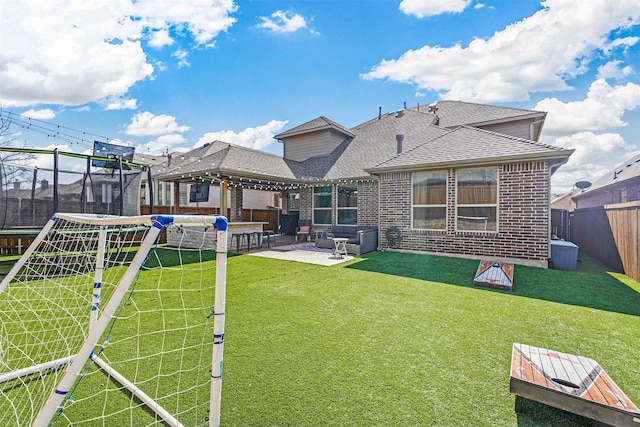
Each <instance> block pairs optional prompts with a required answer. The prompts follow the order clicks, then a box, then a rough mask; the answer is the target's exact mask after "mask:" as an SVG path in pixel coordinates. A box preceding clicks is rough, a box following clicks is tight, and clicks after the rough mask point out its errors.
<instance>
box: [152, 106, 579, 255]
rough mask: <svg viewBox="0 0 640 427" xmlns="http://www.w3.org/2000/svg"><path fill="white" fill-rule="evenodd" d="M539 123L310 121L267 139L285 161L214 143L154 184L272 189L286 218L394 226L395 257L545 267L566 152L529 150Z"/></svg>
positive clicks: (482, 115) (474, 115) (494, 111)
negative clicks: (420, 254)
mask: <svg viewBox="0 0 640 427" xmlns="http://www.w3.org/2000/svg"><path fill="white" fill-rule="evenodd" d="M545 117H546V113H544V112H538V111H531V110H522V109H514V108H506V107H496V106H490V105H481V104H472V103H466V102H460V101H442V102H439V103H437V104H431V105H429V106H418V107H414V108H404V109H402V110H399V111H394V112H391V113H388V114H382V113H381V112H379V113H378V115H377V117H375V118H374V119H372V120H369V121H367V122H365V123H363V124H360V125H358V126H356V127H354V128H351V129H347V128H346V127H344V126H342V125H340V124H338V123H336V122H334V121H332V120H330V119H328V118H326V117H318V118H316V119H314V120H311V121H309V122H307V123H304V124H301V125H299V126H296V127H293V128H291V129H289V130H287V131H285V132H283V133H280V134H279V135H276V136H275V138H276V139H277V140H278V141H280V142H282V143H283V145H284V147H283V148H284V149H283V153H284V156H282V157H280V156H275V155H272V154H268V153H264V152H261V151H258V150H252V149H248V148H244V147H239V146H235V145H231V144H226V143H222V142H219V141H216V142H213V143H211V145H210V146H208V148H207V153H206V155H204V156H201V157H197V161H190V162H182V163H180V162H174V165H173V167H172V168H166V169H164V170H162V171H160V176H159V177H158V176H157V177H158V178H159V179H163V180H167V181H171V180H181V181H191V182H202V183H211V184H216V185H217V184H220V185H221V188H229V189H230V191H231V212H232V215H231V218H230V220H231V221H234V220H239V218H238V217H237V216H236V212H238V209H239V208H241V207H242V189H243V188H253V189H257V190H267V191H280V193H281V194H282V197H283V200H282V201H283V212H285V213H295V214H297V215H298V216H299V218H300V219H304V220H309V221H311V223H312V224H313V225H312V226H313V228H314V229H320V230H327V229H330V227H331V225H358V226H378V227H379V230H380V233H379V243H380V246H382V247H386V246H387V241H386V237H385V232H386V230H387V229H389V228H390V227H397V229H398V230H399V232H400V233H401V235H402V242H401V244H400V245H399V247H398V248H397V249H399V250H407V251H424V252H435V253H442V254H449V255H456V254H460V255H464V256H467V257H484V258H487V257H489V258H492V259H495V258H500V259H504V260H514V262H518V263H521V264H531V265H539V266H546V262H547V259H548V257H549V236H550V221H549V211H550V208H549V204H550V177H551V175H552V174H553V173H554V172H555V170H557V168H558V167H559V166H560V165H562V164H564V163H566V161H567V160H568V158H569V156H570V155H571V153H572V150H564V149H562V148H558V147H554V146H549V145H545V144H541V143H539V142H538V140H539V138H540V133H541V131H542V126H543V124H544V119H545ZM190 158H191V159H194V158H195V157H194V156H191V157H190Z"/></svg>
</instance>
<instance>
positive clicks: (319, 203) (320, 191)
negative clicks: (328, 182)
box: [313, 187, 331, 225]
mask: <svg viewBox="0 0 640 427" xmlns="http://www.w3.org/2000/svg"><path fill="white" fill-rule="evenodd" d="M313 223H314V224H328V225H330V224H331V187H314V188H313Z"/></svg>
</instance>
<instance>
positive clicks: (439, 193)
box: [413, 172, 447, 205]
mask: <svg viewBox="0 0 640 427" xmlns="http://www.w3.org/2000/svg"><path fill="white" fill-rule="evenodd" d="M446 191H447V173H446V172H429V173H415V174H413V204H414V205H444V204H445V203H446V200H447V194H446Z"/></svg>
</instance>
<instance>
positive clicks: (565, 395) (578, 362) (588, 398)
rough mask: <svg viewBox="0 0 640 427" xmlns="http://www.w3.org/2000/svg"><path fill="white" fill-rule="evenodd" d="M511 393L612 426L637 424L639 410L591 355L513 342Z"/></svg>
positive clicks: (519, 398) (518, 400)
mask: <svg viewBox="0 0 640 427" xmlns="http://www.w3.org/2000/svg"><path fill="white" fill-rule="evenodd" d="M509 388H510V391H511V393H513V394H515V395H516V403H515V410H516V412H520V411H521V410H522V398H523V397H524V398H526V399H530V400H535V401H537V402H540V403H544V404H545V405H549V406H553V407H555V408H558V409H562V410H565V411H568V412H572V413H574V414H578V415H582V416H584V417H587V418H591V419H593V420H596V421H599V422H602V423H606V424H609V425H613V426H625V427H629V426H633V427H640V410H638V407H637V406H636V405H634V404H633V402H631V400H629V398H628V397H627V396H626V395H625V394H624V392H623V391H622V390H621V389H620V387H618V385H617V384H616V383H615V382H613V380H612V379H611V377H609V375H608V374H607V373H606V372H605V371H604V369H602V367H601V366H600V365H599V364H598V362H596V361H595V360H593V359H588V358H586V357H580V356H574V355H571V354H565V353H560V352H558V351H553V350H547V349H544V348H537V347H531V346H528V345H525V344H517V343H516V344H513V352H512V355H511V379H510V381H509Z"/></svg>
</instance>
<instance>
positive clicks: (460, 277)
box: [0, 252, 640, 427]
mask: <svg viewBox="0 0 640 427" xmlns="http://www.w3.org/2000/svg"><path fill="white" fill-rule="evenodd" d="M580 258H581V260H582V262H580V263H579V264H578V270H577V271H559V270H545V269H539V268H531V267H521V266H516V268H515V277H514V283H515V285H514V290H513V292H507V291H497V290H493V289H487V288H481V287H477V286H474V285H472V281H473V276H474V274H475V271H476V269H477V266H478V261H472V260H466V259H459V258H448V257H441V256H424V255H414V254H401V253H392V252H379V253H372V254H367V255H365V256H363V257H361V258H358V259H356V260H354V261H351V262H348V263H344V264H341V265H336V266H333V267H323V266H317V265H311V264H302V263H296V262H290V261H279V260H273V259H266V258H259V257H253V256H248V255H242V256H237V255H232V254H230V256H229V259H228V266H227V267H228V268H227V306H226V330H225V354H224V358H225V363H224V380H223V392H222V419H221V421H222V425H223V426H520V427H523V426H560V425H561V426H589V425H595V423H591V422H590V421H589V420H586V419H584V418H581V417H579V416H575V415H572V414H568V413H565V412H563V411H559V410H556V409H553V408H549V407H546V406H544V405H541V404H538V403H535V402H530V401H525V403H524V405H523V409H524V412H522V413H520V414H516V413H515V412H514V410H513V403H514V398H513V396H512V395H511V394H510V393H509V366H510V359H511V347H512V344H513V343H514V342H520V343H524V344H529V345H532V346H537V347H545V348H550V349H554V350H558V351H562V352H566V353H572V354H577V355H581V356H585V357H590V358H593V359H595V360H597V361H598V362H600V364H601V365H602V366H603V368H604V369H605V370H606V371H607V372H608V373H609V374H610V376H611V377H612V378H613V379H614V381H616V382H617V383H618V385H619V386H620V387H621V388H622V389H623V390H625V392H626V393H627V395H628V396H629V397H630V398H631V400H632V401H634V402H635V403H636V404H640V381H638V378H640V363H638V361H637V360H638V358H637V355H638V354H640V340H639V339H638V336H639V332H638V331H640V284H639V283H637V282H634V281H632V280H630V279H629V278H628V277H626V276H624V275H621V274H615V273H608V272H607V269H606V268H605V267H604V266H602V265H601V264H599V263H597V262H596V261H594V260H592V259H589V258H588V257H586V256H582V255H581V257H580ZM207 259H209V258H207ZM198 260H199V258H194V259H193V260H191V262H194V263H195V264H194V265H199V263H198V262H197V261H198ZM212 263H213V262H212V261H207V262H205V263H203V264H202V265H205V264H207V265H210V264H212ZM151 265H153V260H151ZM7 266H10V263H9V264H6V265H4V266H3V265H2V264H1V263H0V272H6V270H7V269H8V267H7ZM167 274H168V273H167ZM155 275H157V271H149V272H144V273H143V274H142V275H141V281H142V282H141V283H140V284H139V286H142V287H144V286H145V282H146V281H148V282H149V283H150V284H151V283H153V282H155V279H154V276H155ZM207 275H208V276H210V280H211V281H213V280H214V277H213V274H212V272H211V271H209V273H207ZM207 293H208V292H207ZM150 295H151V296H153V295H154V294H150ZM163 298H165V296H163ZM172 298H173V297H172V295H171V294H169V295H166V300H164V299H163V304H165V303H164V301H170V300H171V299H172ZM198 298H206V296H204V295H200V296H198ZM173 299H175V298H173ZM144 304H145V307H144V308H145V309H146V310H153V309H154V307H156V306H157V305H158V301H157V300H156V298H155V296H153V297H152V298H147V301H145V302H144ZM205 305H207V304H205ZM141 307H142V306H141ZM150 313H151V314H152V315H151V316H150V317H148V318H147V319H145V322H149V323H152V322H154V321H155V320H154V319H156V318H158V319H159V318H160V317H159V316H153V311H150ZM125 330H126V329H125ZM120 333H122V330H121V332H120ZM178 339H182V338H180V337H177V338H176V340H178ZM114 345H115V344H114ZM114 349H115V348H114ZM207 353H208V351H207ZM205 377H208V375H206V374H205ZM204 379H205V380H206V379H207V378H204ZM123 425H128V423H123Z"/></svg>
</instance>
